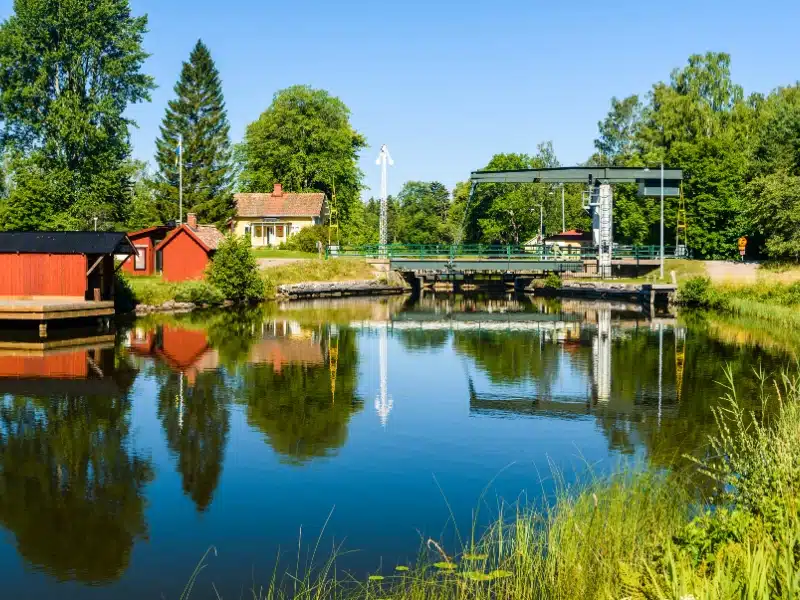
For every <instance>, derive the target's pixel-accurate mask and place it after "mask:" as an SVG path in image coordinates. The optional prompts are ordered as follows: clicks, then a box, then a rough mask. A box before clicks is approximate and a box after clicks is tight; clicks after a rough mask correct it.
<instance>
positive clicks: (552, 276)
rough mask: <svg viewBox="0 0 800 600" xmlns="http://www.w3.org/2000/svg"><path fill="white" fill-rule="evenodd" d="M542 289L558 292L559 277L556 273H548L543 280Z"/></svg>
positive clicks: (559, 287)
mask: <svg viewBox="0 0 800 600" xmlns="http://www.w3.org/2000/svg"><path fill="white" fill-rule="evenodd" d="M544 289H546V290H560V289H561V276H560V275H559V274H558V273H548V274H547V277H545V278H544Z"/></svg>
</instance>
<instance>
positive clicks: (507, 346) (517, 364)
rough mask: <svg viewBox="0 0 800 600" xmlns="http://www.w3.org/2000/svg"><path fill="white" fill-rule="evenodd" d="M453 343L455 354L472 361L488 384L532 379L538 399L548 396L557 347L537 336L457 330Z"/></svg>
mask: <svg viewBox="0 0 800 600" xmlns="http://www.w3.org/2000/svg"><path fill="white" fill-rule="evenodd" d="M453 343H454V346H455V349H456V351H457V352H458V353H459V354H461V355H462V356H467V357H469V358H472V359H473V360H474V361H475V365H476V366H477V367H478V368H479V369H480V370H482V371H483V372H485V373H486V375H487V376H488V377H489V379H490V381H491V382H492V383H496V384H511V383H523V382H525V381H531V380H532V381H535V382H536V385H537V388H538V390H539V396H542V397H549V396H550V395H551V393H552V386H553V382H555V381H556V380H557V379H558V373H559V361H558V359H559V355H560V354H561V348H560V346H558V345H557V344H554V343H552V342H547V341H545V340H544V339H542V336H541V334H538V335H531V334H530V333H520V332H497V331H458V332H456V333H455V334H454V342H453Z"/></svg>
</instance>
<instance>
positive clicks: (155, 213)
mask: <svg viewBox="0 0 800 600" xmlns="http://www.w3.org/2000/svg"><path fill="white" fill-rule="evenodd" d="M132 166H133V169H134V173H133V182H132V186H131V202H130V208H129V210H128V216H127V220H126V223H125V228H126V229H127V230H128V231H136V230H138V229H145V228H146V227H152V226H153V225H160V224H161V223H163V222H164V221H163V220H162V219H161V213H160V212H159V210H158V202H157V200H156V197H155V192H154V189H153V181H152V180H151V178H150V175H149V173H148V172H147V165H146V164H144V163H142V162H140V161H133V162H132Z"/></svg>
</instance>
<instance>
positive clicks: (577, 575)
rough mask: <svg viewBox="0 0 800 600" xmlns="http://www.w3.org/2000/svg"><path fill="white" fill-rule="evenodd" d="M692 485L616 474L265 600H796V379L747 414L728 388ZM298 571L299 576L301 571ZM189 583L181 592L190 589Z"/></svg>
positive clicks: (267, 590) (799, 551)
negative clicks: (474, 531)
mask: <svg viewBox="0 0 800 600" xmlns="http://www.w3.org/2000/svg"><path fill="white" fill-rule="evenodd" d="M728 380H729V390H728V393H727V394H726V396H725V397H724V398H723V399H722V400H721V403H720V404H719V406H718V408H717V409H716V410H715V418H716V423H717V430H716V433H715V434H714V435H713V436H712V437H711V438H710V439H709V452H708V454H707V456H706V457H705V459H704V460H703V461H702V462H700V461H695V462H694V465H695V472H694V473H692V475H694V476H695V477H696V476H697V475H698V474H699V475H700V476H703V477H706V478H708V482H709V485H706V486H701V487H702V489H704V490H708V491H707V492H706V494H707V495H706V496H701V495H699V494H700V492H699V491H694V492H693V491H692V490H693V489H695V490H696V488H692V487H689V486H688V485H687V484H686V483H685V481H688V480H689V477H688V475H689V474H685V475H687V479H686V480H684V479H683V477H682V476H681V474H680V473H665V472H663V471H654V470H646V469H645V470H639V471H631V472H621V473H617V474H615V475H612V476H610V477H607V478H605V479H600V480H596V481H593V482H589V483H588V484H587V485H583V486H581V487H578V488H572V489H569V488H567V487H566V486H564V485H563V484H562V485H561V486H560V488H559V492H558V494H557V496H556V499H555V500H554V501H553V502H552V503H551V504H550V505H549V506H548V507H547V508H545V509H542V510H539V509H537V508H535V507H525V506H518V507H512V508H511V509H509V513H507V514H505V515H503V514H501V515H499V516H498V518H497V519H496V520H495V522H494V524H493V525H492V526H490V527H489V528H488V529H486V530H485V532H484V533H483V534H482V535H480V536H477V537H473V536H469V539H466V541H465V542H464V543H463V545H462V547H461V548H458V549H456V550H455V551H452V552H451V551H450V550H449V549H447V548H443V547H441V546H440V545H439V544H438V543H437V542H435V541H433V540H429V541H428V542H427V544H426V546H425V547H424V548H423V552H422V553H421V554H420V557H419V560H418V562H417V563H416V564H414V565H410V566H406V565H400V568H399V569H398V568H397V567H396V566H393V565H389V566H387V567H386V568H384V569H383V570H381V571H379V572H376V573H373V574H372V575H371V576H369V577H366V578H362V579H355V578H352V577H348V576H346V575H345V576H342V574H341V573H339V572H338V571H337V570H336V559H335V553H334V555H333V557H327V558H325V559H323V560H321V561H320V562H319V563H317V562H316V556H317V550H318V547H319V542H318V543H317V546H315V547H314V550H313V552H311V554H310V556H311V560H310V561H308V562H306V561H301V560H300V557H299V556H298V560H297V562H296V565H295V567H294V568H293V570H292V571H291V572H287V573H286V574H285V575H279V572H278V571H277V570H276V571H275V573H274V575H273V578H272V580H271V582H269V583H268V585H267V586H266V587H264V588H259V589H254V590H252V597H253V598H258V599H262V598H263V599H264V600H311V599H315V600H316V599H318V600H323V599H326V600H378V599H380V598H384V599H392V600H401V599H404V600H467V599H475V600H545V599H547V600H550V599H553V600H562V599H563V600H567V599H573V598H607V599H612V598H629V599H631V600H656V599H668V598H669V599H674V600H679V599H681V600H687V599H689V598H692V599H694V600H701V599H702V600H728V599H734V598H746V599H748V600H750V599H752V600H756V599H758V600H760V599H764V600H766V599H768V598H778V599H786V600H788V599H792V598H798V597H800V444H798V440H800V375H796V376H794V377H789V376H784V377H783V378H782V379H780V380H779V381H775V382H767V381H765V379H764V378H763V377H762V385H761V391H760V393H759V394H760V396H759V398H757V399H756V400H757V401H756V405H757V406H759V410H758V412H757V414H754V413H752V412H750V411H748V410H745V409H744V408H743V403H741V402H740V400H739V399H738V398H737V396H736V391H735V388H734V386H733V382H732V379H731V376H730V374H728ZM301 564H302V567H301ZM193 583H194V580H193Z"/></svg>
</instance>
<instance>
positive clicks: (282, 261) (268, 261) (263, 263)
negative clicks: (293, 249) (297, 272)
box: [256, 258, 306, 269]
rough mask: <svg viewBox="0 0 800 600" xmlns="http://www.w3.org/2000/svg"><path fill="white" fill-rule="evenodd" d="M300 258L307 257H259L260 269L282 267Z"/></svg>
mask: <svg viewBox="0 0 800 600" xmlns="http://www.w3.org/2000/svg"><path fill="white" fill-rule="evenodd" d="M299 260H306V259H305V258H257V259H256V261H257V262H258V268H259V269H267V268H269V267H282V266H283V265H288V264H291V263H293V262H297V261H299Z"/></svg>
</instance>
